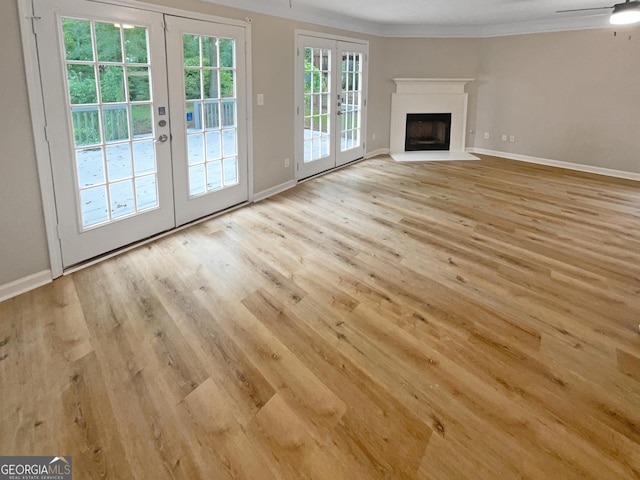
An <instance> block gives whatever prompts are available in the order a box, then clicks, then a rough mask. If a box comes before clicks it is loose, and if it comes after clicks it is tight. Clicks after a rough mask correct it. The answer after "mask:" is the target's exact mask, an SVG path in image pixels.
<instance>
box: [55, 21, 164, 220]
mask: <svg viewBox="0 0 640 480" xmlns="http://www.w3.org/2000/svg"><path fill="white" fill-rule="evenodd" d="M61 23H62V32H63V37H64V47H65V59H66V70H67V92H68V100H69V104H70V105H72V107H70V115H71V121H72V124H73V136H74V145H75V167H76V180H77V186H78V202H79V204H80V215H81V225H82V227H83V228H89V227H93V226H97V225H100V224H104V223H107V222H109V221H112V220H115V219H118V218H122V217H126V216H130V215H133V214H136V213H137V212H142V211H144V210H148V209H150V208H155V207H157V206H158V194H157V187H156V184H157V177H156V176H157V171H156V158H155V147H154V143H153V140H152V139H153V135H154V133H153V123H154V121H153V105H152V103H151V100H152V99H151V77H150V75H149V67H150V65H149V63H148V59H149V46H148V40H147V38H148V32H147V28H146V27H140V26H134V25H120V24H113V23H107V22H96V21H93V20H86V19H76V18H62V20H61ZM94 47H95V51H96V52H97V58H96V56H94V53H93V52H94ZM123 49H124V52H123ZM123 53H124V54H123ZM134 102H135V104H132V103H134ZM142 139H148V140H142ZM138 185H140V186H141V187H143V188H141V189H140V190H138Z"/></svg>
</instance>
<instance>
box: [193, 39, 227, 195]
mask: <svg viewBox="0 0 640 480" xmlns="http://www.w3.org/2000/svg"><path fill="white" fill-rule="evenodd" d="M182 46H183V52H184V89H185V91H184V99H185V101H186V115H187V118H186V125H187V132H186V133H187V152H186V153H187V162H188V164H189V195H190V196H192V197H193V196H196V195H202V194H205V193H208V192H212V191H215V190H220V189H222V188H225V187H227V186H230V185H235V184H237V177H238V175H237V173H235V174H234V175H225V174H224V173H223V165H226V163H225V161H226V159H230V158H235V156H236V155H237V154H238V130H237V125H236V109H237V101H236V85H235V76H236V68H235V65H236V58H235V40H233V39H230V38H217V37H209V36H205V35H192V34H185V35H183V41H182ZM229 161H230V162H231V163H230V164H233V163H234V162H235V163H236V164H237V160H233V161H232V160H229ZM236 171H237V167H236ZM227 179H228V180H229V182H227V181H226V180H227Z"/></svg>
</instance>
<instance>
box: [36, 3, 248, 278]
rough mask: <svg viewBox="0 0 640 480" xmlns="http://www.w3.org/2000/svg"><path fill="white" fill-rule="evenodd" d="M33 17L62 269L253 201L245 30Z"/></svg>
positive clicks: (131, 16) (43, 11)
mask: <svg viewBox="0 0 640 480" xmlns="http://www.w3.org/2000/svg"><path fill="white" fill-rule="evenodd" d="M34 6H35V14H36V15H37V16H38V17H40V18H41V20H40V21H39V22H38V28H37V37H36V38H37V46H38V56H39V63H40V71H41V79H42V87H43V97H44V107H45V114H46V122H47V140H48V142H49V151H50V158H51V167H52V175H53V185H54V193H55V199H56V212H57V217H58V236H59V238H60V245H61V252H62V260H63V268H67V267H70V266H73V265H75V264H78V263H80V262H83V261H85V260H88V259H91V258H93V257H96V256H99V255H102V254H104V253H107V252H109V251H112V250H115V249H118V248H120V247H123V246H126V245H128V244H131V243H134V242H136V241H139V240H141V239H144V238H147V237H150V236H153V235H155V234H157V233H160V232H163V231H166V230H170V229H172V228H174V227H176V226H178V225H181V224H184V223H187V222H189V221H191V220H194V219H196V218H199V217H202V216H205V215H208V214H211V213H214V212H216V211H220V210H223V209H225V208H227V207H229V206H232V205H235V204H238V203H241V202H243V201H245V200H247V198H248V178H247V177H248V174H247V172H248V168H247V148H246V144H247V141H246V140H247V139H246V122H245V119H246V102H245V99H244V96H245V95H244V92H245V89H246V86H245V81H246V80H245V77H246V74H245V70H244V66H245V59H244V51H245V50H244V29H243V28H242V27H238V26H232V25H223V24H215V23H209V22H201V21H195V20H188V19H184V18H178V17H172V16H168V15H163V14H161V13H157V12H151V11H145V10H138V9H134V8H129V7H120V6H113V5H106V4H102V3H97V2H87V1H83V0H55V1H51V2H34ZM168 26H171V28H169V27H168ZM167 66H169V70H170V71H171V75H169V74H168V69H167ZM214 85H215V87H214ZM214 117H215V118H214ZM217 140H219V141H218V142H217ZM216 142H217V143H216Z"/></svg>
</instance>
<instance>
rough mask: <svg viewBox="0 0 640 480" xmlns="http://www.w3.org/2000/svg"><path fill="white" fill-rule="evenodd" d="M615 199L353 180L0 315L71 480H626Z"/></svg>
mask: <svg viewBox="0 0 640 480" xmlns="http://www.w3.org/2000/svg"><path fill="white" fill-rule="evenodd" d="M639 323H640V183H634V182H631V181H622V180H614V179H610V178H604V177H598V176H594V175H587V174H579V173H576V172H567V171H564V170H560V169H553V168H547V167H541V166H534V165H528V164H524V163H517V162H510V161H506V160H501V159H496V158H491V157H483V160H482V161H478V162H453V163H448V162H443V163H403V164H398V163H394V162H393V161H391V160H390V159H389V158H388V157H380V158H376V159H372V160H368V161H364V162H361V163H359V164H356V165H353V166H351V167H349V168H346V169H343V170H340V171H337V172H334V173H331V174H329V175H326V176H323V177H320V178H317V179H314V180H312V181H309V182H306V183H303V184H301V185H299V186H297V187H296V188H294V189H292V190H290V191H288V192H285V193H284V194H281V195H278V196H275V197H273V198H271V199H268V200H265V201H262V202H260V203H258V204H255V205H251V206H249V207H246V208H243V209H241V210H238V211H235V212H232V213H229V214H227V215H224V216H222V217H219V218H216V219H214V220H211V221H208V222H206V223H203V224H200V225H198V226H195V227H193V228H190V229H188V230H186V231H183V232H180V233H177V234H174V235H172V236H169V237H167V238H164V239H161V240H159V241H156V242H154V243H152V244H150V245H147V246H144V247H140V248H138V249H136V250H134V251H131V252H128V253H126V254H123V255H121V256H118V257H116V258H113V259H111V260H108V261H105V262H103V263H100V264H98V265H95V266H92V267H90V268H87V269H85V270H82V271H79V272H77V273H74V274H73V275H70V276H67V277H64V278H61V279H59V280H56V281H55V282H54V283H53V284H52V285H49V286H46V287H43V288H40V289H38V290H36V291H33V292H30V293H27V294H24V295H22V296H20V297H17V298H14V299H12V300H9V301H6V302H3V303H1V304H0V385H1V395H2V401H1V406H0V415H1V417H0V421H1V426H0V454H2V455H8V454H13V455H17V454H20V455H72V456H73V466H74V473H75V475H74V479H77V480H81V479H89V478H91V479H93V478H110V479H112V478H113V479H129V478H136V479H165V478H180V479H200V478H202V479H216V480H217V479H227V478H237V479H260V480H261V479H298V478H312V479H322V480H334V479H335V480H339V479H349V480H357V479H386V478H389V479H395V478H398V479H399V478H407V479H423V478H424V479H598V480H606V479H637V478H640V334H639V333H638V324H639Z"/></svg>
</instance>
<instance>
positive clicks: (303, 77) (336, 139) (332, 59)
mask: <svg viewBox="0 0 640 480" xmlns="http://www.w3.org/2000/svg"><path fill="white" fill-rule="evenodd" d="M366 61H367V44H365V43H357V42H347V41H340V40H334V39H328V38H320V37H315V36H306V35H299V36H298V37H297V65H296V86H297V92H298V93H297V95H296V96H297V105H296V115H297V122H296V126H297V129H296V170H297V178H299V179H303V178H306V177H310V176H312V175H316V174H318V173H320V172H323V171H326V170H329V169H331V168H335V167H337V166H341V165H344V164H346V163H349V162H351V161H354V160H357V159H359V158H362V157H363V156H364V152H365V142H364V139H365V119H366V112H365V109H366V85H367V68H366Z"/></svg>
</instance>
